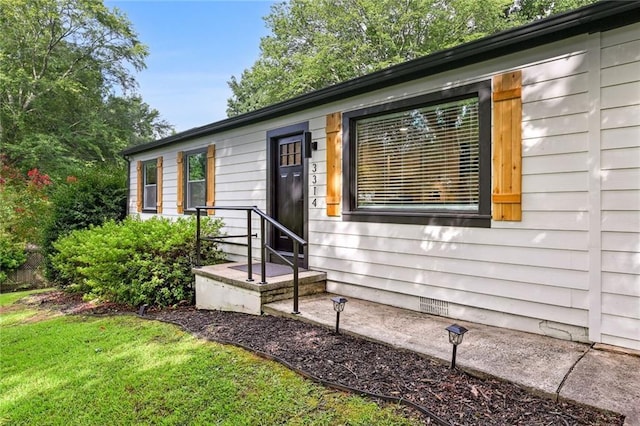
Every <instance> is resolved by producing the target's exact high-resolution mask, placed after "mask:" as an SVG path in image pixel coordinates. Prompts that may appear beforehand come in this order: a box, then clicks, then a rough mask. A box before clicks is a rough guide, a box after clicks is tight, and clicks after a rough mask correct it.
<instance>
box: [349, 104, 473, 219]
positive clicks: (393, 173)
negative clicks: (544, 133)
mask: <svg viewBox="0 0 640 426" xmlns="http://www.w3.org/2000/svg"><path fill="white" fill-rule="evenodd" d="M478 130H479V121H478V98H477V97H474V98H467V99H463V100H458V101H453V102H447V103H442V104H438V105H431V106H427V107H423V108H416V109H410V110H406V111H401V112H396V113H392V114H387V115H379V116H375V117H371V118H366V119H362V120H358V121H357V122H356V161H357V172H356V187H357V201H356V202H357V208H360V209H407V210H409V209H413V210H430V211H431V210H433V211H437V210H445V211H446V210H456V211H460V210H463V211H472V212H473V211H478V200H479V164H478V156H479V131H478Z"/></svg>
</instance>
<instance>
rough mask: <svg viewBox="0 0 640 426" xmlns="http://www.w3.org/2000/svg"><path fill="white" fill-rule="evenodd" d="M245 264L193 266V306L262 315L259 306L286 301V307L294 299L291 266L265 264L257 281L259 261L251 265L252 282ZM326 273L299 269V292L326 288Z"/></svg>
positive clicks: (317, 290)
mask: <svg viewBox="0 0 640 426" xmlns="http://www.w3.org/2000/svg"><path fill="white" fill-rule="evenodd" d="M247 269H248V265H247V263H237V262H230V263H223V264H220V265H210V266H202V267H200V268H194V269H193V273H194V274H195V276H196V308H198V309H211V310H221V311H234V312H244V313H247V314H254V315H260V314H262V306H263V305H265V304H267V303H271V302H276V301H280V300H287V301H288V306H289V310H290V311H291V310H292V307H293V302H292V301H291V299H292V298H293V272H292V270H291V268H290V267H288V266H286V265H280V264H275V263H267V264H266V274H265V281H266V283H260V280H261V274H260V263H253V264H252V269H253V271H252V272H253V273H252V278H253V281H248V280H247V278H248V276H247V272H246V271H247ZM326 280H327V274H326V273H325V272H317V271H309V270H306V269H300V270H299V273H298V294H299V296H307V295H313V294H318V293H323V292H324V291H325V285H326Z"/></svg>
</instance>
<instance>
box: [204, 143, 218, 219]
mask: <svg viewBox="0 0 640 426" xmlns="http://www.w3.org/2000/svg"><path fill="white" fill-rule="evenodd" d="M206 191H207V206H209V207H211V206H213V205H215V202H216V146H215V145H209V146H208V147H207V189H206ZM207 212H208V214H214V213H215V211H214V210H207Z"/></svg>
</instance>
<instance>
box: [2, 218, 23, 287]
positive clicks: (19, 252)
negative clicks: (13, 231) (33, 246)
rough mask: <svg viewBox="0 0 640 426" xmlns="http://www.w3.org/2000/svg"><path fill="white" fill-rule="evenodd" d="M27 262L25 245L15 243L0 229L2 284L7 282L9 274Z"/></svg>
mask: <svg viewBox="0 0 640 426" xmlns="http://www.w3.org/2000/svg"><path fill="white" fill-rule="evenodd" d="M26 261H27V255H26V254H25V251H24V244H23V243H19V242H16V241H14V240H13V239H12V238H10V236H9V235H8V234H7V233H6V232H3V231H2V230H1V229H0V284H3V283H4V282H5V281H6V280H7V274H6V273H7V272H8V271H12V270H14V269H18V268H19V267H20V265H22V264H23V263H24V262H26Z"/></svg>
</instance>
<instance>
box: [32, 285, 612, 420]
mask: <svg viewBox="0 0 640 426" xmlns="http://www.w3.org/2000/svg"><path fill="white" fill-rule="evenodd" d="M30 303H33V304H37V305H41V306H43V307H46V308H52V309H56V310H59V311H61V312H63V313H67V314H117V313H130V312H135V311H132V309H131V308H127V307H126V306H122V305H115V304H102V305H97V306H95V305H93V304H90V303H86V302H83V301H82V299H80V298H78V297H74V296H70V295H66V294H64V293H61V292H52V293H44V294H39V295H34V296H32V297H31V301H30ZM145 317H146V318H150V319H156V320H160V321H166V322H171V323H174V324H177V325H179V326H181V327H182V328H183V329H184V330H186V331H188V332H190V333H192V334H194V335H196V336H198V337H200V338H203V339H208V340H213V341H220V342H226V343H232V344H237V345H240V346H243V347H246V348H251V349H253V350H255V351H258V352H261V353H264V354H267V355H269V356H270V357H274V358H276V359H280V360H283V361H284V362H286V363H287V364H289V365H290V366H292V367H293V368H295V369H297V370H300V371H302V372H304V373H306V374H309V375H311V376H314V377H317V378H319V379H321V380H324V381H328V382H333V383H337V384H338V385H341V386H345V387H349V388H353V389H358V390H361V391H365V392H368V393H373V394H379V395H384V396H389V397H395V398H400V399H406V400H408V401H411V402H413V403H415V404H417V405H419V406H422V407H424V408H426V409H427V410H429V411H430V412H432V413H434V414H435V415H437V416H438V417H440V418H441V419H444V420H445V421H447V422H449V423H451V424H452V425H622V424H623V422H624V416H622V415H619V414H615V413H610V412H603V411H600V410H597V409H595V408H592V407H586V406H582V405H578V404H574V403H571V402H567V401H558V402H556V401H554V400H552V399H549V398H545V397H541V396H537V395H535V394H533V393H531V392H529V391H527V390H525V389H523V388H521V387H519V386H517V385H514V384H512V383H507V382H504V381H501V380H497V379H491V378H488V379H487V378H477V377H474V376H471V375H469V374H466V373H465V372H462V371H458V370H451V369H450V368H449V366H448V364H445V363H443V362H441V361H439V360H433V359H430V358H427V357H424V356H421V355H418V354H416V353H413V352H409V351H406V350H401V349H396V348H392V347H389V346H387V345H383V344H379V343H375V342H371V341H368V340H365V339H360V338H356V337H352V336H348V335H336V334H335V333H334V332H333V330H330V329H328V328H325V327H320V326H315V325H311V324H307V323H304V322H302V321H296V320H292V319H288V318H280V317H274V316H269V315H264V316H254V315H246V314H239V313H234V312H219V311H199V310H196V309H195V308H193V307H190V306H184V307H177V308H171V309H162V310H150V311H149V312H147V313H146V316H145ZM415 415H416V414H415V412H414V413H413V414H412V417H415ZM424 422H425V424H429V423H430V420H429V419H428V418H426V417H425V418H424Z"/></svg>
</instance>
